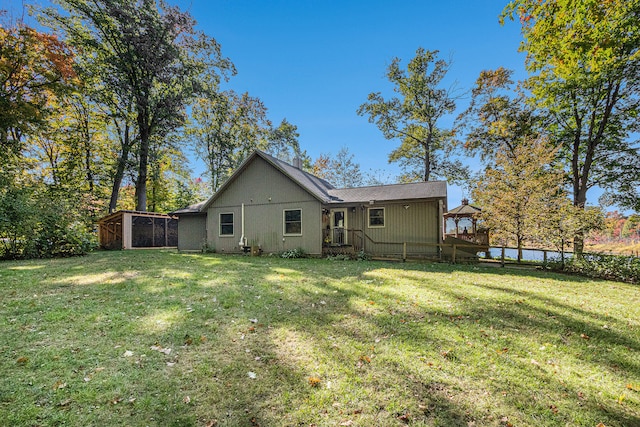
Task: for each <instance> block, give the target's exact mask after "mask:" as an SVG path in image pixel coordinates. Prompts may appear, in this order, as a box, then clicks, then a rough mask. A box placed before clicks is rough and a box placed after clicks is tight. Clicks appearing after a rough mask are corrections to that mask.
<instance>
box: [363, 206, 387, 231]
mask: <svg viewBox="0 0 640 427" xmlns="http://www.w3.org/2000/svg"><path fill="white" fill-rule="evenodd" d="M371 209H376V210H379V209H382V222H383V224H382V225H371ZM386 226H387V212H386V209H385V208H384V206H380V207H374V208H368V211H367V228H385V227H386Z"/></svg>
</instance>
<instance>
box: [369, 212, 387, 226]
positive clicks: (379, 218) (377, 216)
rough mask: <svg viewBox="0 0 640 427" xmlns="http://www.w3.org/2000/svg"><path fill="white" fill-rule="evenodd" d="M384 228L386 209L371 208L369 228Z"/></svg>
mask: <svg viewBox="0 0 640 427" xmlns="http://www.w3.org/2000/svg"><path fill="white" fill-rule="evenodd" d="M382 227H384V208H369V228H382Z"/></svg>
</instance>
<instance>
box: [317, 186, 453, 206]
mask: <svg viewBox="0 0 640 427" xmlns="http://www.w3.org/2000/svg"><path fill="white" fill-rule="evenodd" d="M329 194H330V195H332V196H334V197H335V200H332V202H334V203H336V202H337V203H362V202H366V203H369V202H371V201H375V202H385V201H392V200H415V199H434V198H446V197H447V183H446V182H445V181H428V182H412V183H409V184H390V185H376V186H372V187H354V188H340V189H334V190H330V191H329Z"/></svg>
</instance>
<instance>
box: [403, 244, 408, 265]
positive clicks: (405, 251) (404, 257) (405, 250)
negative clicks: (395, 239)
mask: <svg viewBox="0 0 640 427" xmlns="http://www.w3.org/2000/svg"><path fill="white" fill-rule="evenodd" d="M406 261H407V242H402V262H406Z"/></svg>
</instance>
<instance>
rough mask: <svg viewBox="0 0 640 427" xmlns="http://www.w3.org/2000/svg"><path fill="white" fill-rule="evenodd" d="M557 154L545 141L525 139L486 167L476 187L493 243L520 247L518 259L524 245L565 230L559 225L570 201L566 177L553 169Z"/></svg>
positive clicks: (476, 197) (475, 196)
mask: <svg viewBox="0 0 640 427" xmlns="http://www.w3.org/2000/svg"><path fill="white" fill-rule="evenodd" d="M555 154H556V150H554V148H553V147H550V146H549V144H548V142H547V141H545V140H543V139H538V140H526V141H523V142H522V143H520V144H519V145H517V146H515V147H514V150H513V152H509V151H498V152H497V153H496V159H495V166H493V167H488V168H487V169H486V171H485V174H484V176H483V177H482V178H481V179H480V180H479V182H478V183H477V184H476V187H475V188H474V189H473V198H474V200H475V201H476V203H477V204H479V205H480V206H481V207H482V216H481V217H482V220H483V221H484V225H485V226H486V227H488V228H489V229H490V230H491V235H492V239H494V241H498V242H502V244H504V243H515V245H516V246H517V248H518V249H519V250H518V260H521V259H522V247H523V245H524V243H525V242H531V241H535V240H539V239H540V238H541V237H540V236H544V237H545V238H546V237H547V236H554V235H555V234H556V233H557V232H558V230H561V229H562V226H561V225H558V224H556V222H558V221H559V220H560V219H561V218H563V215H565V214H566V210H565V209H563V207H564V206H565V205H567V203H568V199H567V197H566V195H565V194H564V192H563V189H562V187H563V181H564V175H563V173H562V171H560V170H558V169H556V168H554V167H553V165H552V162H553V159H554V156H555ZM556 220H557V221H556ZM565 228H566V227H565ZM563 237H564V235H563ZM558 240H561V239H558Z"/></svg>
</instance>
